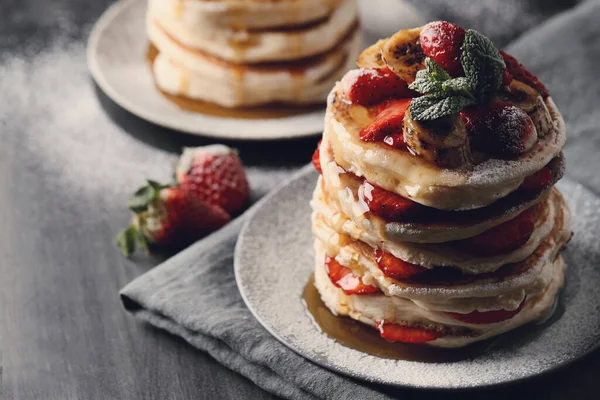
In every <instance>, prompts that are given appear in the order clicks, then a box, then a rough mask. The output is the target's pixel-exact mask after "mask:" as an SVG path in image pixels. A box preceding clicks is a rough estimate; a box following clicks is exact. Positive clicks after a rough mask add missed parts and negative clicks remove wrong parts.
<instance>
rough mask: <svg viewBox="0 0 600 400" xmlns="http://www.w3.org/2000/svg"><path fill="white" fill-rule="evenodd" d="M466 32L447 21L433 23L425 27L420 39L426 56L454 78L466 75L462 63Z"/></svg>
mask: <svg viewBox="0 0 600 400" xmlns="http://www.w3.org/2000/svg"><path fill="white" fill-rule="evenodd" d="M465 34H466V31H465V30H464V29H463V28H461V27H460V26H458V25H456V24H452V23H450V22H446V21H435V22H431V23H429V24H427V25H425V26H424V27H423V30H422V31H421V35H420V37H419V39H420V42H421V47H422V48H423V52H424V53H425V55H426V56H427V57H429V58H431V59H433V61H435V62H436V63H438V64H439V65H440V66H441V67H442V68H443V69H445V70H446V71H448V73H450V75H452V76H461V75H463V74H464V72H463V69H462V66H461V63H460V55H461V51H460V48H461V46H462V44H463V41H464V40H465Z"/></svg>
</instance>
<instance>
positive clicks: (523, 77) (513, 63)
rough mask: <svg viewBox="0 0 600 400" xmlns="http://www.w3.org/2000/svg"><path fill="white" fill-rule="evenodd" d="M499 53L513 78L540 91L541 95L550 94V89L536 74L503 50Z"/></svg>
mask: <svg viewBox="0 0 600 400" xmlns="http://www.w3.org/2000/svg"><path fill="white" fill-rule="evenodd" d="M500 54H502V58H504V63H505V64H506V69H507V70H508V72H510V74H511V75H512V76H513V77H514V79H516V80H518V81H521V82H523V83H526V84H528V85H529V86H531V87H532V88H534V89H536V90H537V91H538V92H540V94H541V95H542V97H548V96H550V91H549V90H548V88H547V87H546V85H544V84H543V83H542V81H540V80H539V79H538V77H537V76H535V75H534V74H532V73H531V72H529V71H528V70H527V68H525V67H524V66H523V64H521V63H520V62H519V61H518V60H517V59H516V58H514V57H513V56H511V55H510V54H508V53H506V52H504V51H500Z"/></svg>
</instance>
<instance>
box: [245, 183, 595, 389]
mask: <svg viewBox="0 0 600 400" xmlns="http://www.w3.org/2000/svg"><path fill="white" fill-rule="evenodd" d="M316 178H317V176H316V173H314V172H306V174H305V175H304V176H303V177H302V178H300V179H298V180H296V181H294V182H292V183H291V184H290V185H288V186H287V187H286V188H285V189H283V190H282V191H281V192H279V193H277V194H274V195H272V196H273V197H270V198H269V199H268V200H266V203H265V204H264V206H263V208H261V209H260V210H258V211H257V213H256V214H255V215H254V216H253V217H252V219H251V221H250V222H249V225H248V226H247V228H246V229H245V230H244V232H243V233H242V237H241V238H240V241H239V243H238V249H237V252H236V276H237V280H238V285H239V287H240V289H241V292H242V293H243V295H244V297H245V300H246V302H247V304H248V306H249V307H250V309H251V310H252V312H253V313H254V314H255V315H256V316H257V318H258V319H259V320H260V321H261V322H262V323H263V325H265V326H266V327H267V329H269V331H270V332H272V333H273V334H275V336H276V337H278V338H279V339H280V340H282V341H283V342H285V343H286V344H287V345H288V346H290V347H291V348H292V349H294V350H296V351H297V352H299V353H300V354H302V355H304V356H306V357H307V358H309V359H311V360H313V361H315V362H318V363H320V364H322V365H325V366H327V367H329V368H331V369H334V370H337V371H340V372H342V373H345V374H348V375H351V376H354V377H358V378H362V379H366V380H369V381H372V382H379V383H386V384H392V385H402V386H412V387H419V388H457V387H461V388H466V387H479V386H485V385H491V384H499V383H506V382H510V381H514V380H517V379H522V378H526V377H530V376H534V375H537V374H539V373H542V372H544V371H547V370H549V369H551V368H554V367H556V366H557V365H559V364H563V363H566V362H568V361H570V360H572V359H574V358H577V357H579V356H581V355H583V354H584V353H586V352H587V351H589V350H590V349H591V348H593V347H594V346H596V345H597V344H598V342H599V341H600V337H599V336H600V335H599V334H598V329H597V327H598V326H600V315H599V314H598V312H597V309H598V307H600V293H599V292H598V291H597V289H596V286H597V285H596V283H597V282H598V281H600V270H598V268H596V265H598V263H600V249H599V245H598V241H597V237H598V235H600V215H599V212H598V210H599V209H600V200H598V199H597V198H595V197H594V196H593V195H592V194H591V193H590V192H588V191H587V190H585V189H584V188H583V187H581V186H579V185H577V184H574V183H573V182H570V181H568V180H565V181H563V182H561V183H559V187H560V188H561V190H562V192H563V193H564V194H565V197H566V199H567V203H568V205H569V207H570V208H571V209H572V211H573V229H574V230H575V232H576V234H575V236H574V238H573V240H572V241H571V242H570V244H569V246H568V248H567V250H566V251H565V252H564V253H563V256H564V258H565V262H566V264H567V284H566V289H565V291H564V293H563V295H562V302H563V303H564V304H566V305H567V309H568V311H567V312H566V313H564V314H562V315H559V316H556V317H555V318H554V319H553V320H551V321H550V323H547V324H546V325H545V326H544V327H543V329H534V333H531V334H530V333H529V331H521V330H519V331H518V332H515V333H514V334H511V333H509V334H507V336H506V337H505V338H504V340H503V341H502V342H501V343H500V344H498V345H497V346H496V347H495V348H493V349H491V350H489V351H488V352H487V353H485V354H483V355H481V356H479V357H477V358H475V359H472V360H465V361H460V362H455V363H450V364H443V363H442V364H426V363H419V362H409V361H402V360H398V361H396V360H389V359H382V358H377V357H374V356H371V355H368V354H364V353H360V352H358V351H355V350H352V349H348V348H346V347H344V346H342V345H340V344H339V343H336V342H335V341H333V340H332V339H330V338H328V337H327V336H325V335H323V334H322V333H320V332H319V331H318V330H317V329H315V328H314V326H313V325H312V323H311V320H310V318H309V317H308V316H306V314H305V309H304V307H303V305H302V302H301V295H302V290H303V288H304V285H305V284H306V282H307V281H308V278H309V276H310V274H311V272H312V270H313V269H314V258H313V257H314V255H313V250H312V245H313V238H312V235H311V223H310V214H311V210H310V206H309V200H310V197H311V194H312V192H313V189H314V186H315V181H316ZM291 227H293V228H291ZM273 288H277V289H276V290H273ZM573 326H578V327H579V329H576V330H573V329H572V327H573Z"/></svg>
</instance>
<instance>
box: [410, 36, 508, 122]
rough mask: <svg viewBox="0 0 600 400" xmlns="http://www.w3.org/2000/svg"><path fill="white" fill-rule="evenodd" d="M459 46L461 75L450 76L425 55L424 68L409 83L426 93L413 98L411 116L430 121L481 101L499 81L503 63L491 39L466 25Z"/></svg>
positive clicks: (499, 83) (492, 92) (492, 93)
mask: <svg viewBox="0 0 600 400" xmlns="http://www.w3.org/2000/svg"><path fill="white" fill-rule="evenodd" d="M461 50H462V54H461V59H460V61H461V65H462V66H463V70H464V71H465V76H464V77H458V78H453V77H452V76H450V74H448V72H446V71H445V70H444V69H443V68H442V67H441V66H440V65H438V64H437V63H436V62H435V61H433V60H432V59H430V58H429V57H428V58H426V59H425V69H422V70H420V71H418V72H417V75H416V77H415V81H414V82H413V83H411V84H410V86H409V88H410V89H412V90H415V91H417V92H419V93H422V94H424V95H425V96H423V97H417V98H415V99H413V100H412V102H411V104H410V114H411V117H412V118H413V119H414V120H416V121H430V120H434V119H438V118H442V117H445V116H448V115H452V114H456V113H458V112H460V110H462V109H463V108H465V107H468V106H470V105H474V104H478V103H484V102H486V101H488V100H490V99H491V98H492V96H493V95H494V93H495V92H496V91H497V90H498V88H499V87H500V85H502V73H503V72H504V69H505V68H506V65H505V64H504V60H503V58H502V55H500V52H499V51H498V50H497V49H496V48H495V47H494V44H493V43H492V41H491V40H490V39H488V38H487V37H485V36H484V35H482V34H480V33H479V32H477V31H475V30H472V29H469V30H468V31H467V33H466V35H465V40H464V42H463V45H462V48H461Z"/></svg>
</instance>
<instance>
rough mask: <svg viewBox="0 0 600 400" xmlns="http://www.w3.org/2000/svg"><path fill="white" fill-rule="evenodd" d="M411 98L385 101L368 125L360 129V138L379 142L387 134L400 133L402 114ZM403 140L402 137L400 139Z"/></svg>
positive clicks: (395, 134)
mask: <svg viewBox="0 0 600 400" xmlns="http://www.w3.org/2000/svg"><path fill="white" fill-rule="evenodd" d="M411 100H412V99H401V100H393V101H389V102H386V103H385V108H384V109H383V110H381V111H380V112H379V113H378V114H377V117H375V119H374V120H373V122H371V124H370V125H368V126H367V127H365V128H363V129H362V130H361V131H360V138H361V140H363V141H365V142H380V141H382V140H384V139H385V138H386V137H387V136H398V135H402V124H403V122H402V121H403V120H404V114H406V110H407V109H408V107H409V105H410V102H411ZM402 142H404V139H402Z"/></svg>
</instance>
